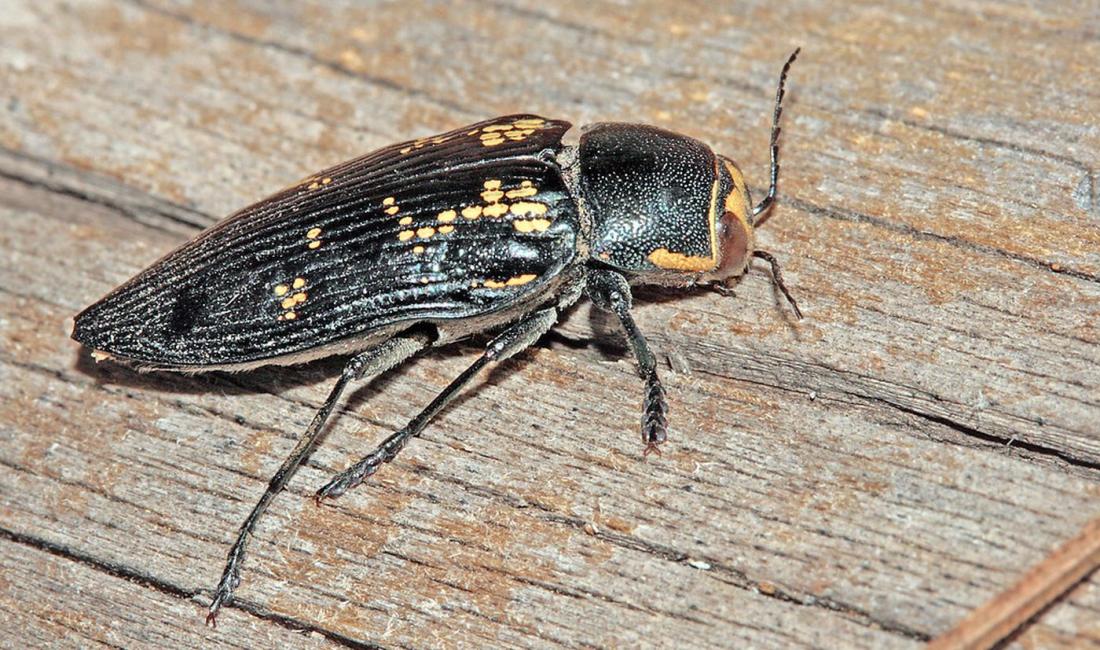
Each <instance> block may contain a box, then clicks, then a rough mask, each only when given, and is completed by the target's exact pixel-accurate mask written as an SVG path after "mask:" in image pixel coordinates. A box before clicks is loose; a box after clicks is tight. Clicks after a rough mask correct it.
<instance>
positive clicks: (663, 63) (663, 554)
mask: <svg viewBox="0 0 1100 650" xmlns="http://www.w3.org/2000/svg"><path fill="white" fill-rule="evenodd" d="M712 4H713V3H702V2H700V3H697V4H689V3H683V2H675V3H673V2H666V3H661V2H639V3H632V4H625V3H615V4H609V5H602V4H598V3H591V2H563V3H546V2H535V1H527V0H503V1H500V2H493V3H473V2H471V3H459V4H454V5H451V4H443V3H441V4H435V3H420V2H399V3H380V4H377V5H370V6H359V5H355V4H350V3H347V4H345V3H320V2H300V3H298V2H296V3H286V5H285V6H282V7H278V8H273V7H271V6H269V3H267V2H262V1H260V0H253V1H251V2H248V1H245V2H240V3H236V4H234V5H232V6H229V5H226V4H225V3H210V4H206V3H196V4H191V3H186V2H179V3H174V2H170V1H166V0H127V1H123V2H107V1H103V0H87V1H85V2H79V3H71V2H51V1H48V0H47V1H45V2H30V1H29V0H9V1H8V2H5V3H4V7H3V10H2V11H0V100H2V102H3V103H2V107H0V225H2V228H0V242H2V250H3V254H2V255H0V268H2V271H0V272H2V276H0V278H2V282H0V295H2V296H3V301H2V303H3V307H2V311H0V436H2V437H0V463H2V464H3V470H2V471H0V513H2V514H0V528H2V530H0V538H2V539H0V549H2V550H0V564H2V565H3V571H2V572H0V611H2V616H3V618H4V620H5V621H7V624H5V625H3V626H0V645H3V646H12V645H16V644H17V643H18V642H20V641H23V642H26V641H30V642H32V643H34V644H39V645H46V644H56V645H60V646H64V645H68V646H89V645H93V644H103V645H111V646H116V647H117V646H129V647H155V646H176V647H198V646H203V647H233V646H237V647H285V646H286V645H287V644H288V643H293V644H296V645H302V646H308V647H339V646H348V647H368V646H372V645H374V644H378V645H383V646H396V647H432V646H450V647H460V646H478V645H485V644H492V645H515V646H555V645H561V646H567V647H579V646H604V645H608V646H658V645H663V646H666V647H669V646H672V645H680V646H689V645H690V646H696V647H703V646H713V647H718V646H732V647H744V646H749V645H751V646H754V647H792V646H828V647H838V646H840V647H867V648H912V647H916V646H919V645H920V644H921V643H922V642H923V641H925V640H927V639H929V638H931V637H932V636H934V635H936V634H938V633H941V632H943V631H945V630H947V629H948V628H949V627H950V626H951V625H952V624H953V623H955V622H956V621H958V620H959V619H961V618H962V617H963V616H964V615H965V613H966V612H967V611H969V610H970V609H972V608H973V607H975V606H977V605H979V604H980V603H982V602H983V601H985V600H986V599H987V598H989V597H990V596H991V595H993V594H995V593H997V592H999V591H1000V590H1001V589H1003V588H1005V587H1006V586H1008V585H1010V584H1012V583H1013V582H1014V581H1015V580H1016V579H1017V577H1018V576H1019V575H1020V574H1022V573H1023V572H1024V571H1025V570H1026V569H1027V568H1028V567H1029V566H1031V565H1033V564H1035V563H1036V562H1037V561H1039V560H1040V559H1041V558H1042V557H1043V556H1044V555H1045V554H1046V553H1047V552H1048V551H1050V550H1051V549H1053V548H1054V547H1056V546H1057V545H1058V544H1059V543H1060V542H1062V541H1063V540H1065V539H1067V538H1069V537H1071V536H1072V535H1074V534H1076V532H1077V531H1078V530H1079V529H1080V528H1081V526H1082V525H1083V524H1084V523H1085V522H1086V521H1088V520H1089V519H1091V518H1093V517H1095V516H1096V515H1097V514H1098V512H1100V498H1098V497H1100V370H1098V368H1100V365H1098V364H1100V346H1098V343H1100V324H1098V321H1100V174H1098V171H1097V170H1098V169H1100V127H1098V125H1097V121H1096V116H1097V108H1098V107H1100V78H1098V77H1097V75H1096V74H1095V72H1096V62H1097V61H1098V60H1100V33H1098V31H1097V24H1098V19H1100V16H1098V15H1097V13H1096V9H1095V8H1091V5H1090V4H1089V3H1084V2H1082V3H1059V2H1055V1H1054V0H1047V1H1045V2H1040V1H1035V2H1027V3H1025V2H1022V1H1021V2H1010V3H1002V2H995V1H993V0H971V1H967V0H959V1H956V2H932V3H901V2H896V3H894V4H895V5H896V6H892V7H886V6H882V5H881V3H877V2H869V1H857V2H851V3H834V4H833V5H832V6H828V7H824V6H821V5H820V4H819V3H817V2H810V1H809V0H806V1H801V2H778V3H776V2H747V3H741V4H737V5H733V4H731V5H730V6H729V7H728V8H727V9H726V10H724V11H716V10H714V9H713V8H711V5H712ZM799 44H800V45H802V46H803V47H804V53H803V56H802V58H801V59H800V61H799V62H798V64H797V65H796V67H795V69H794V72H793V75H792V94H791V96H790V101H789V104H788V108H787V114H786V117H787V118H788V119H787V122H786V125H785V127H786V128H785V130H784V136H783V143H782V147H783V163H784V167H783V178H782V186H781V198H780V202H779V205H778V207H777V209H776V212H775V214H774V215H773V218H772V219H771V221H770V222H769V223H768V224H767V226H766V227H765V228H764V229H763V230H762V232H761V234H760V238H761V243H762V245H763V246H764V247H766V248H767V249H768V250H771V251H772V252H774V253H775V254H776V255H777V256H778V257H779V258H780V259H781V260H782V261H783V263H784V265H785V272H786V276H787V280H788V282H789V284H790V285H791V287H792V288H793V290H794V291H795V292H796V294H797V295H798V296H799V297H800V298H801V300H802V304H803V307H804V310H805V311H806V314H807V318H806V320H805V321H802V322H800V323H794V322H791V320H790V318H789V316H788V313H787V310H786V309H785V307H784V305H783V304H782V302H781V300H780V299H779V298H778V296H777V294H776V293H775V292H774V291H773V290H772V289H771V287H770V284H769V282H768V280H767V277H766V274H765V273H763V272H761V271H760V270H754V271H752V272H751V273H749V274H748V276H747V277H745V278H744V280H743V282H742V283H741V284H740V285H739V286H738V288H737V296H736V298H723V297H721V296H718V295H715V294H711V293H705V292H704V293H699V294H695V295H690V296H672V295H665V294H661V293H656V292H644V293H643V295H642V297H641V299H640V302H642V303H644V304H643V306H641V307H640V308H639V309H638V310H637V312H638V313H637V319H638V322H639V325H640V326H641V327H642V328H643V330H644V331H645V332H646V333H648V335H649V337H650V340H651V342H652V343H653V344H654V346H655V347H656V348H657V349H658V350H660V351H663V352H664V353H665V354H666V355H667V356H668V359H669V361H670V364H671V366H672V367H674V368H676V369H677V371H675V372H673V371H670V370H668V369H666V370H665V371H664V376H665V378H666V382H667V387H668V389H669V397H670V400H671V417H672V437H671V440H670V442H669V444H668V445H667V446H666V447H665V450H666V451H665V454H664V455H663V456H660V457H650V458H648V459H643V458H642V456H641V444H640V442H639V440H638V439H637V434H636V432H635V427H636V422H637V415H636V411H637V409H638V406H639V403H640V399H641V386H640V385H639V382H638V381H637V379H636V377H635V376H634V373H633V370H632V366H631V364H630V362H629V361H628V360H627V359H626V358H625V357H623V355H622V352H623V351H622V348H621V343H620V342H619V340H618V339H617V338H616V337H615V335H614V333H613V330H611V328H609V324H608V322H607V321H606V320H604V319H601V318H599V317H597V316H595V315H592V314H591V313H590V312H589V310H588V309H587V308H586V307H582V308H580V309H578V310H576V311H575V312H574V313H573V314H572V315H571V317H570V318H569V320H568V322H566V323H565V324H563V326H562V327H561V328H560V330H559V333H557V334H555V335H553V336H551V337H549V338H548V339H547V340H546V341H544V343H543V345H541V346H540V347H539V348H537V349H535V350H533V351H531V352H530V353H528V354H525V355H523V356H522V357H520V358H518V359H516V360H514V362H512V363H510V364H509V365H508V367H506V368H501V369H497V370H494V371H493V372H491V373H487V374H486V375H485V376H484V377H483V378H482V379H481V380H480V381H478V382H477V383H478V385H477V386H476V387H475V389H474V390H471V391H468V392H467V393H466V394H465V396H464V397H463V398H462V399H461V400H460V401H459V402H458V403H457V404H455V405H454V406H453V407H452V408H449V409H448V410H446V411H445V412H444V413H443V414H442V416H441V417H440V418H439V419H438V420H437V421H436V422H435V423H434V424H432V425H431V426H430V427H429V428H428V430H427V431H426V433H425V435H424V437H423V439H421V440H418V441H416V442H415V443H414V444H412V445H411V446H410V448H409V449H408V450H407V451H406V452H405V453H404V455H403V456H401V458H400V459H399V460H398V461H397V462H396V463H394V464H393V465H392V466H388V467H386V468H385V470H384V471H382V472H380V473H379V475H378V476H376V477H375V478H374V479H372V480H371V482H370V484H369V485H368V486H365V487H364V488H361V489H359V490H357V491H355V492H354V493H353V494H351V495H349V496H347V497H345V498H343V499H341V500H339V501H338V502H337V503H336V504H335V505H334V506H332V507H325V508H322V509H317V508H315V507H313V505H312V503H311V502H310V501H309V500H308V499H307V497H308V496H309V495H310V494H311V493H312V490H313V489H314V488H315V487H317V486H318V485H319V484H321V483H322V482H323V481H324V480H325V478H326V477H327V476H328V475H330V474H331V473H332V472H334V471H336V470H338V469H341V468H343V467H344V466H345V465H346V464H347V463H348V462H350V461H351V460H352V459H354V458H358V457H359V456H360V455H361V453H362V452H364V451H365V450H367V449H368V448H370V447H372V446H373V444H374V443H375V442H376V441H378V440H380V439H381V438H382V437H383V436H384V435H385V434H386V433H387V432H389V431H392V430H394V429H395V428H397V427H399V426H401V425H402V424H403V423H404V421H405V419H406V418H408V417H410V416H411V415H412V414H413V413H414V412H415V411H416V410H417V408H418V407H419V406H420V405H422V404H424V403H425V402H426V401H427V400H428V399H429V398H430V396H431V395H432V394H433V393H434V392H435V391H437V390H438V389H439V388H441V387H442V386H443V385H444V384H445V383H446V382H447V380H448V379H449V378H450V377H452V376H454V375H455V374H456V373H457V372H458V371H459V370H460V369H461V368H462V367H463V365H464V364H466V363H468V362H469V361H470V360H471V359H472V357H473V355H474V354H476V350H475V348H474V347H473V346H466V347H458V348H455V349H450V350H447V351H441V352H437V353H433V354H431V355H429V356H427V357H426V358H423V359H420V360H418V361H416V362H415V363H412V364H410V365H409V366H408V367H406V368H405V369H404V370H403V371H402V372H399V373H394V374H391V375H389V376H387V377H385V378H383V379H382V380H380V381H378V382H375V383H374V384H373V385H370V386H366V387H362V388H361V389H359V390H358V391H357V392H356V393H355V394H354V395H353V396H352V398H351V400H350V403H349V405H348V408H347V410H346V411H345V412H344V414H343V415H342V417H340V418H339V420H338V421H337V422H336V423H335V425H334V426H332V427H331V430H330V432H329V435H328V437H327V440H326V441H325V443H324V444H323V446H322V447H321V448H320V450H319V451H318V452H317V453H316V454H315V455H314V457H313V459H312V460H311V462H310V464H309V466H308V467H306V468H304V470H303V471H302V472H301V473H300V474H299V475H298V476H297V477H296V478H295V479H294V480H293V481H292V482H291V485H290V488H289V491H288V493H287V494H284V495H283V496H282V497H281V498H280V499H278V500H277V501H276V503H275V506H274V508H273V511H272V516H270V517H269V518H268V519H267V520H266V521H265V522H264V524H263V525H261V527H260V530H259V534H258V537H257V540H256V542H255V543H254V544H253V547H252V554H251V556H250V558H249V561H248V563H247V566H246V573H245V582H244V584H243V586H242V588H241V590H240V592H239V597H240V600H239V602H238V606H237V608H234V609H231V610H228V611H227V612H226V613H225V616H224V619H223V624H222V625H221V627H219V628H218V629H217V630H216V631H215V630H209V629H207V628H204V627H203V625H202V602H203V601H204V599H205V598H206V597H207V596H208V594H209V589H211V588H212V587H213V585H214V583H215V581H216V579H217V577H218V574H219V571H220V569H221V564H222V560H223V557H224V553H225V551H226V548H227V545H228V544H229V542H230V541H231V539H232V536H233V533H234V531H235V529H236V527H237V525H238V523H239V522H240V520H241V519H242V517H243V516H244V515H245V513H246V512H247V510H248V509H249V508H250V507H251V505H252V503H253V502H254V500H255V499H256V498H257V497H258V496H259V494H260V493H261V492H262V490H263V487H264V485H265V481H266V478H267V477H268V476H269V474H270V473H271V472H272V471H273V470H274V468H275V467H277V466H278V463H279V461H280V459H281V458H282V456H283V454H284V453H285V452H287V451H288V450H289V449H290V448H291V447H292V446H293V440H294V437H295V436H296V435H297V433H298V432H299V431H300V430H301V428H302V427H304V426H305V425H306V423H307V422H308V419H309V418H310V417H311V415H312V411H313V409H314V408H315V407H316V406H317V405H318V403H319V401H320V399H322V397H323V396H324V394H325V392H326V390H327V388H328V386H329V385H330V383H331V381H332V380H333V379H334V376H335V373H336V372H337V368H338V363H337V362H322V363H317V364H313V365H310V366H307V367H304V368H300V369H288V370H261V371H257V372H253V373H249V374H242V375H233V376H227V375H219V376H203V377H180V376H172V375H159V374H158V375H142V376H139V375H135V374H133V373H131V372H129V371H127V370H125V369H122V368H118V367H114V366H111V365H106V364H103V365H98V366H97V365H95V364H93V363H91V361H90V360H89V359H88V358H87V356H86V353H83V352H81V351H79V350H78V348H77V346H76V345H75V344H74V343H73V342H72V341H70V340H68V338H67V336H68V332H69V329H70V326H71V320H70V319H71V316H72V315H73V314H74V313H75V312H76V311H77V310H78V309H80V308H81V307H83V306H85V305H87V304H88V303H89V302H90V301H92V300H94V299H96V298H98V297H99V296H101V295H102V294H103V293H104V292H106V291H107V290H109V289H110V288H112V287H113V286H114V285H115V284H117V283H118V282H120V281H122V280H124V279H126V278H127V277H128V276H130V275H131V274H132V273H134V272H136V271H137V270H139V269H140V268H142V267H144V266H145V265H147V264H148V263H150V262H152V261H153V260H155V259H156V258H157V257H159V256H160V255H161V254H163V253H164V252H166V251H168V250H169V249H171V248H172V247H173V246H174V245H176V244H178V243H180V242H181V241H183V240H185V239H186V238H188V237H190V236H192V235H193V234H194V233H196V232H197V231H198V230H199V229H200V228H201V227H204V226H206V225H209V224H211V223H214V222H215V221H216V220H217V219H218V218H219V217H221V216H222V215H224V214H226V213H228V212H230V211H231V210H233V209H235V208H237V207H240V206H241V205H244V204H245V203H247V202H249V201H251V200H253V199H256V198H258V197H260V196H261V195H263V194H265V193H267V192H269V191H272V190H275V189H277V188H279V187H282V186H284V185H286V184H288V183H289V182H292V181H294V180H295V179H298V178H301V177H303V176H305V175H306V174H308V173H309V172H312V171H314V170H315V169H318V168H321V167H323V166H325V165H326V164H329V163H333V162H336V161H339V160H342V159H344V158H347V157H350V156H353V155H356V154H358V153H361V152H364V151H367V150H370V149H372V148H375V147H377V146H381V145H383V144H387V143H390V142H392V141H396V140H400V139H405V138H410V137H416V136H421V135H425V134H431V133H435V132H438V131H441V130H444V129H448V128H452V127H455V126H458V125H461V124H463V123H465V122H468V121H473V120H475V119H479V118H483V117H487V116H492V115H498V114H503V113H508V112H512V111H517V110H529V111H535V112H542V113H546V114H549V115H553V116H556V117H557V116H560V117H564V118H568V119H572V120H573V121H574V122H575V123H578V124H581V123H586V122H591V121H596V120H601V119H605V120H606V119H617V120H629V121H642V122H649V123H655V124H659V125H663V126H666V127H670V128H674V129H677V130H681V131H684V132H687V133H689V134H691V135H694V136H697V137H699V138H701V139H703V140H705V141H707V142H709V143H712V144H713V145H715V147H716V148H717V149H719V150H721V151H724V152H726V153H727V154H728V155H730V156H733V157H735V158H737V159H738V160H739V161H740V162H741V163H742V165H743V167H744V169H745V170H746V173H747V174H748V177H749V179H750V182H751V183H753V184H754V186H755V187H757V188H759V187H761V186H762V184H763V183H764V182H765V179H766V163H767V149H766V142H767V128H768V123H769V113H770V108H771V97H772V92H773V88H774V83H775V77H776V74H777V73H778V69H779V66H780V64H781V63H782V61H783V58H784V57H785V56H786V55H787V54H788V53H789V52H790V50H792V49H793V48H794V46H795V45H799ZM686 368H690V372H685V369H686ZM200 596H201V597H200ZM1098 621H1100V578H1098V577H1097V576H1093V577H1092V578H1091V579H1089V580H1087V581H1086V582H1085V583H1083V584H1082V585H1080V586H1079V587H1077V588H1076V589H1074V590H1073V591H1072V592H1071V593H1069V594H1068V595H1067V597H1066V598H1064V599H1063V600H1061V601H1060V602H1058V603H1057V604H1055V605H1054V606H1053V607H1051V608H1049V609H1048V610H1047V611H1045V612H1044V613H1042V614H1041V615H1040V616H1039V617H1038V619H1037V620H1036V621H1034V622H1033V624H1032V625H1031V626H1030V627H1029V628H1028V629H1027V630H1026V631H1025V632H1023V633H1022V634H1020V635H1019V636H1017V637H1016V638H1015V639H1014V640H1013V641H1012V646H1013V647H1019V648H1033V647H1036V648H1040V647H1041V648H1054V647H1082V646H1086V645H1092V646H1100V624H1098ZM299 629H301V630H305V632H304V634H306V635H307V637H308V639H303V638H302V637H301V636H300V635H301V634H303V633H300V632H298V631H296V630H299Z"/></svg>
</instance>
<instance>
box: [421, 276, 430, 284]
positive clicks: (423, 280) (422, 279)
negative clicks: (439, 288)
mask: <svg viewBox="0 0 1100 650" xmlns="http://www.w3.org/2000/svg"><path fill="white" fill-rule="evenodd" d="M428 282H429V280H428V276H424V277H422V278H420V283H421V284H428Z"/></svg>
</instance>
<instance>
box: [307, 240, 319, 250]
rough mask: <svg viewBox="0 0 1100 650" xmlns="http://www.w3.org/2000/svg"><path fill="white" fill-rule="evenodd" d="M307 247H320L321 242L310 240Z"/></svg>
mask: <svg viewBox="0 0 1100 650" xmlns="http://www.w3.org/2000/svg"><path fill="white" fill-rule="evenodd" d="M309 247H310V248H320V247H321V242H319V241H316V240H315V241H311V242H309Z"/></svg>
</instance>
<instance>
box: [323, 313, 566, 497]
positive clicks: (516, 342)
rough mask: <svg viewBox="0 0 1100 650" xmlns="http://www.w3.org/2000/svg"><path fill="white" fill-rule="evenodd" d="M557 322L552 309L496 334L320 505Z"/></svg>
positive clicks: (337, 480) (329, 487) (335, 483)
mask: <svg viewBox="0 0 1100 650" xmlns="http://www.w3.org/2000/svg"><path fill="white" fill-rule="evenodd" d="M557 320H558V310H557V309H555V308H554V307H549V308H547V309H543V310H541V311H537V312H534V313H533V314H530V315H528V316H526V317H525V318H524V319H523V320H520V321H518V322H516V323H514V324H513V325H511V326H510V327H509V328H508V329H506V330H504V332H502V333H501V334H499V335H497V337H496V338H494V339H493V340H492V341H490V342H489V345H487V346H486V347H485V352H483V353H482V355H481V356H480V357H478V359H477V361H474V362H473V363H472V364H470V366H469V367H468V368H466V370H464V371H462V374H460V375H459V376H458V377H455V378H454V380H452V381H451V383H450V384H448V385H447V387H446V388H444V389H443V390H442V391H440V393H439V394H438V395H436V396H435V399H433V400H432V401H431V403H429V404H428V405H427V406H426V407H424V410H422V411H421V412H420V413H418V414H417V415H416V417H414V418H413V419H412V420H410V421H409V423H408V424H406V425H405V427H404V428H403V429H401V430H400V431H398V432H396V433H394V434H392V435H391V436H390V437H388V438H386V440H385V441H383V442H382V444H380V445H378V447H377V448H376V449H375V450H374V451H372V452H371V453H370V454H368V455H366V456H364V457H363V458H362V460H360V461H359V462H357V463H355V464H354V465H352V466H351V467H349V468H347V469H346V470H344V471H342V472H340V473H339V474H337V475H336V476H335V477H333V478H332V480H331V481H329V482H328V483H326V484H325V485H324V486H322V487H321V489H319V490H317V494H316V495H315V498H316V499H317V503H318V505H320V503H321V501H322V500H323V499H326V498H335V497H338V496H340V495H342V494H343V493H344V492H347V491H348V490H350V489H352V488H354V487H356V486H357V485H359V484H360V483H362V482H363V479H365V478H367V477H368V476H370V475H371V474H374V473H375V472H377V471H378V468H379V467H381V466H382V464H383V463H388V462H390V461H392V460H393V459H394V458H396V457H397V454H398V453H399V452H400V451H401V450H402V449H404V448H405V445H406V444H408V442H409V440H411V439H413V438H415V437H416V436H419V435H420V432H421V431H423V430H424V427H425V426H427V424H428V422H429V421H430V420H431V419H432V418H433V417H435V415H436V414H437V413H439V412H440V411H441V410H443V407H445V406H446V405H447V404H448V403H449V402H450V401H451V400H452V399H454V397H455V395H457V394H458V392H459V391H460V390H462V388H463V387H464V386H465V385H466V384H467V383H469V381H470V380H471V379H473V377H474V375H476V374H477V373H478V372H479V371H480V370H481V369H482V368H484V367H485V366H487V365H489V364H490V363H492V362H498V361H504V360H505V359H507V358H508V357H511V356H512V355H514V354H517V353H519V352H522V351H523V350H525V349H526V348H528V347H530V345H531V344H532V343H534V342H535V341H537V340H538V339H539V337H541V336H542V335H543V334H545V333H546V332H548V331H549V330H550V328H551V327H553V326H554V323H556V322H557Z"/></svg>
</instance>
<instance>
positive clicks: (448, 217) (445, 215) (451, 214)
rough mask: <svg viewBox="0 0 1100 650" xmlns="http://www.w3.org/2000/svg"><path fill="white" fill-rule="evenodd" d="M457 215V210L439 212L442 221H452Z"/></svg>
mask: <svg viewBox="0 0 1100 650" xmlns="http://www.w3.org/2000/svg"><path fill="white" fill-rule="evenodd" d="M457 216H458V213H457V212H455V211H454V210H444V211H443V212H440V213H439V217H438V218H439V222H440V223H451V222H452V221H454V220H455V217H457Z"/></svg>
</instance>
